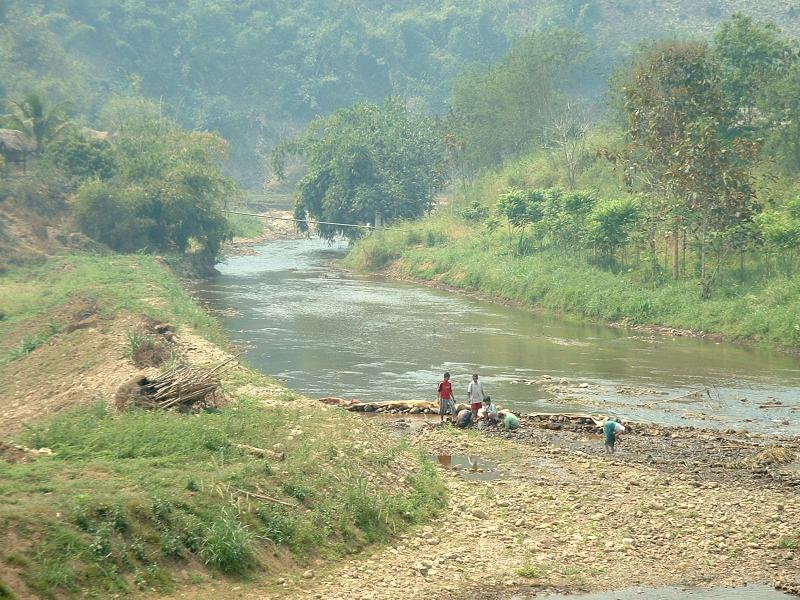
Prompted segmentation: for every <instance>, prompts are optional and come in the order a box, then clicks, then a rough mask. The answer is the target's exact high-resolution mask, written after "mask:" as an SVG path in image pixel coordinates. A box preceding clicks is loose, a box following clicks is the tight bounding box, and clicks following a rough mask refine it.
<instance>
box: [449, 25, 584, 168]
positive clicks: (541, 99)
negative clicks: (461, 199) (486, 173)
mask: <svg viewBox="0 0 800 600" xmlns="http://www.w3.org/2000/svg"><path fill="white" fill-rule="evenodd" d="M585 56H586V43H585V40H584V39H583V37H581V36H580V35H579V34H577V33H575V32H573V31H568V30H556V31H552V32H547V33H538V32H537V33H532V34H530V35H528V36H526V37H525V38H523V39H522V40H521V41H520V42H518V43H517V45H516V46H515V47H514V48H513V49H512V50H511V51H510V52H509V53H508V54H507V55H506V56H505V57H504V58H503V60H502V62H501V63H500V64H498V65H496V66H493V67H490V68H486V67H475V68H472V69H470V70H468V71H466V72H465V73H464V74H463V75H462V76H461V77H459V78H458V79H457V80H456V81H455V83H454V85H453V95H452V107H453V112H454V114H455V119H454V123H455V124H456V125H457V126H458V127H459V130H458V136H459V137H460V138H462V139H463V140H464V142H465V151H464V159H465V160H466V162H467V163H468V164H469V166H470V167H471V168H472V169H473V170H478V169H481V168H486V167H497V166H499V165H501V164H502V163H503V161H504V160H505V159H506V158H509V157H512V156H516V155H518V154H520V153H522V152H524V151H526V150H529V149H531V148H533V147H535V146H536V145H537V144H543V143H544V141H545V139H546V133H545V132H546V129H547V126H548V125H549V124H550V115H551V114H552V112H553V108H554V107H555V106H557V105H560V104H561V103H562V102H563V101H564V100H565V94H564V90H565V89H566V87H567V86H568V85H569V83H570V82H571V78H570V72H571V70H573V69H574V68H575V67H576V66H578V65H580V64H581V63H582V62H583V61H584V60H585Z"/></svg>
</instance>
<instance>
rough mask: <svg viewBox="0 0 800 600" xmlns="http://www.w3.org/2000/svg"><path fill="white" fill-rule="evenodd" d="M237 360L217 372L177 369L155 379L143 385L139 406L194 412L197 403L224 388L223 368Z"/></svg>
mask: <svg viewBox="0 0 800 600" xmlns="http://www.w3.org/2000/svg"><path fill="white" fill-rule="evenodd" d="M235 359H236V357H235V356H232V357H230V358H229V359H227V360H225V361H224V362H222V363H220V364H219V365H217V366H216V367H214V368H213V369H196V368H194V367H192V366H190V365H188V364H180V365H175V366H173V367H172V368H170V369H168V370H167V371H164V372H163V373H160V374H159V375H157V376H156V377H155V378H153V379H147V380H146V381H144V382H142V384H141V389H140V393H139V395H138V396H137V397H136V398H135V404H136V405H137V406H139V407H141V408H146V409H157V410H166V409H168V408H173V407H176V406H180V407H185V408H191V407H192V406H193V405H194V404H195V403H196V402H199V401H202V400H205V399H206V398H207V397H209V396H213V395H216V394H217V392H218V391H219V390H220V389H221V388H222V381H221V380H220V377H219V373H220V371H221V369H222V367H224V366H225V365H228V364H230V363H231V362H232V361H233V360H235Z"/></svg>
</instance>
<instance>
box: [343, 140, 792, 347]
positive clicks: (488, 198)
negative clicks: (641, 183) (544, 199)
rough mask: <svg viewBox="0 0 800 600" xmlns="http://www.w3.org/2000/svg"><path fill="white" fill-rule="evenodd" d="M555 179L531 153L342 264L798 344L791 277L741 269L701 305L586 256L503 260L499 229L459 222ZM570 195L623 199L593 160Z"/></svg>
mask: <svg viewBox="0 0 800 600" xmlns="http://www.w3.org/2000/svg"><path fill="white" fill-rule="evenodd" d="M563 184H564V181H563V179H562V178H560V176H559V175H558V173H557V170H556V169H554V168H553V166H552V164H551V163H550V161H549V160H548V159H547V157H546V156H545V155H543V154H541V153H540V154H538V155H532V156H529V157H525V158H523V159H520V160H518V161H517V162H515V163H513V164H511V165H509V166H508V167H507V168H505V169H504V170H503V171H501V172H500V173H495V174H490V175H487V176H485V177H483V178H481V179H479V180H477V181H476V182H474V183H473V184H472V185H471V186H470V187H469V188H468V190H467V191H466V193H461V194H458V195H457V199H456V200H455V201H454V203H453V204H452V205H451V206H448V207H445V208H443V209H442V210H440V211H438V212H437V213H435V214H433V215H432V216H430V217H428V218H425V219H422V220H421V221H417V222H410V223H403V224H401V225H399V226H398V227H400V228H402V229H404V231H402V232H397V231H384V232H382V233H381V234H379V235H373V236H371V237H369V238H366V239H364V240H361V241H360V242H358V243H357V244H356V245H355V246H354V248H353V249H352V251H351V253H350V254H349V256H348V257H347V258H346V261H345V262H346V265H347V266H348V267H349V268H352V269H354V270H360V271H382V270H387V269H388V270H390V271H391V272H392V273H393V274H394V275H397V276H400V277H406V278H414V279H418V280H425V281H433V282H437V283H441V284H444V285H448V286H452V287H455V288H461V289H464V290H469V291H474V292H479V293H481V294H484V295H486V296H487V297H494V298H499V299H504V300H510V301H514V302H520V303H522V304H524V305H526V306H530V307H542V308H545V309H549V310H552V311H556V312H560V313H564V314H567V315H573V316H576V317H580V318H584V319H591V320H596V321H606V322H625V323H629V324H632V325H658V326H665V327H674V328H678V329H690V330H695V331H704V332H706V333H719V334H723V335H724V336H725V337H726V338H729V339H747V340H751V341H758V342H764V343H767V344H770V345H775V346H782V347H797V346H798V345H800V316H798V315H800V276H798V275H796V274H791V273H786V272H781V270H780V269H779V268H778V269H774V270H773V272H772V273H770V274H767V273H766V272H764V270H763V264H762V265H761V266H755V265H750V266H747V265H746V270H745V278H744V283H741V282H740V280H739V276H738V275H739V274H738V271H735V270H731V271H727V272H726V273H723V275H722V276H721V277H720V278H719V281H718V283H717V284H716V287H715V288H714V292H713V295H712V297H711V298H710V299H708V300H702V299H701V290H700V286H699V285H698V283H697V281H696V280H693V279H688V278H687V279H682V280H678V281H673V280H671V279H669V277H668V276H666V275H665V276H663V277H661V278H659V279H657V280H656V281H652V280H651V281H649V282H647V283H645V278H644V277H643V274H642V272H641V271H640V270H638V269H637V268H635V267H633V268H626V269H623V270H621V272H612V271H611V270H608V269H606V268H601V267H599V266H596V265H594V264H592V263H591V262H590V261H589V260H587V256H586V255H587V253H586V252H584V253H583V254H579V253H577V252H569V251H553V250H549V251H548V250H544V251H539V252H536V253H533V254H531V255H527V256H516V255H514V254H513V253H511V252H509V241H508V236H507V233H506V228H505V226H504V225H502V226H501V227H499V228H498V229H497V230H496V231H494V232H491V231H488V230H487V228H486V227H485V225H484V224H483V223H482V222H480V221H478V222H468V221H467V220H465V219H464V218H463V217H462V216H461V212H462V210H463V209H464V208H465V207H466V206H469V205H471V203H472V202H475V201H477V202H478V203H480V204H481V205H483V206H485V207H487V209H489V210H493V209H494V205H495V203H496V202H497V198H498V195H499V194H500V193H501V191H502V190H503V189H505V188H507V187H508V186H512V185H513V186H519V187H528V188H547V187H554V186H563ZM578 187H579V188H580V189H594V190H597V193H598V194H600V195H601V196H603V197H612V198H613V197H617V196H618V195H622V194H624V192H623V191H621V190H620V189H619V185H618V183H617V180H616V179H615V176H614V174H613V173H610V172H609V168H608V167H607V166H605V165H603V164H602V163H600V162H598V161H593V162H592V164H590V165H588V166H587V167H586V170H585V171H584V173H583V174H582V176H581V178H580V180H579V181H578Z"/></svg>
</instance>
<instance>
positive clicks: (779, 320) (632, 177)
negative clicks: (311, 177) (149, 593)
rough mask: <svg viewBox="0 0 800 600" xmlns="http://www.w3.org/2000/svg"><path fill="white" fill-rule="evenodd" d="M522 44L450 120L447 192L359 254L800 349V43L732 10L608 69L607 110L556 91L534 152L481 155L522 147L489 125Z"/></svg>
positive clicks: (534, 300) (479, 286) (511, 293)
mask: <svg viewBox="0 0 800 600" xmlns="http://www.w3.org/2000/svg"><path fill="white" fill-rule="evenodd" d="M571 48H572V47H571V46H570V50H569V53H572V52H573V50H572V49H571ZM516 52H517V54H516V55H515V56H513V55H509V58H508V59H507V60H505V61H504V62H502V63H500V64H499V65H497V66H496V67H494V71H492V72H491V74H490V75H487V76H485V79H486V80H487V81H491V82H493V86H494V87H492V86H488V85H483V84H481V80H480V79H473V83H474V84H475V85H473V86H471V88H470V89H471V90H472V91H471V96H470V98H473V100H472V101H470V102H469V103H468V107H473V108H474V110H473V111H472V113H470V114H471V117H470V118H468V119H467V122H468V123H469V125H468V126H465V127H464V128H461V129H459V128H458V127H456V128H455V129H454V130H453V131H454V135H455V136H456V138H455V139H456V140H460V141H459V142H458V143H457V144H456V145H455V146H454V154H453V160H454V163H453V164H455V165H461V167H460V169H461V170H460V171H458V170H457V171H456V173H461V175H460V176H459V178H457V183H459V185H457V189H456V190H455V192H454V197H453V198H452V200H451V202H450V203H449V204H448V205H447V206H444V207H440V208H439V210H438V211H437V212H436V213H435V214H433V215H432V216H430V217H428V218H427V219H424V220H422V221H419V222H405V223H403V224H402V225H401V226H400V228H402V229H403V230H404V231H403V232H397V231H385V232H381V233H380V234H379V235H375V236H372V237H370V238H367V239H364V240H361V241H360V242H359V243H358V244H356V246H355V247H354V248H353V250H352V252H351V254H350V256H349V257H348V259H347V264H348V265H349V266H350V267H352V268H356V269H366V270H388V271H390V272H391V273H393V274H395V275H399V276H403V277H411V278H416V279H421V280H430V281H435V282H439V283H442V284H446V285H449V286H453V287H458V288H463V289H467V290H472V291H479V292H482V293H485V294H488V295H492V296H495V297H499V298H503V299H507V300H513V301H518V302H522V303H524V304H528V305H531V306H534V305H535V306H543V307H546V308H548V309H553V310H556V311H561V312H564V313H569V314H575V315H578V316H581V317H588V318H592V319H598V320H605V321H612V322H624V323H627V324H633V325H661V326H667V327H671V328H680V329H690V330H695V331H702V332H706V333H709V332H710V333H717V334H723V335H725V336H726V337H729V338H734V339H738V338H747V339H751V340H763V341H765V342H768V343H771V344H775V345H779V346H784V347H796V346H798V345H799V344H800V321H798V319H797V314H798V308H800V295H799V294H798V290H800V286H799V283H800V280H798V273H797V258H796V257H797V249H798V247H799V246H798V243H800V237H798V231H800V212H798V208H797V206H798V201H797V197H798V180H797V159H798V155H797V148H796V144H795V141H796V133H795V130H794V124H795V123H796V121H795V120H794V117H789V115H794V114H795V112H793V110H794V109H791V108H790V106H795V105H796V104H795V102H796V99H797V88H796V86H792V84H791V83H790V82H791V81H794V80H795V77H796V76H797V73H798V68H800V67H799V65H800V62H798V58H797V57H798V45H797V41H796V40H795V39H793V38H790V37H786V36H785V35H783V34H782V33H781V32H780V31H779V30H778V29H777V28H776V27H775V26H774V25H771V24H769V23H767V24H763V23H757V22H755V21H753V20H751V19H749V18H747V17H744V16H742V15H737V16H734V17H733V18H732V19H731V20H730V21H728V22H726V23H724V24H723V25H722V27H721V28H720V29H719V30H718V31H717V33H716V34H715V36H714V38H713V41H712V43H706V42H666V43H654V44H653V45H652V46H647V47H645V48H643V49H642V50H641V51H640V52H638V53H637V54H636V55H635V56H634V57H633V58H632V60H631V62H630V64H629V65H628V66H627V67H624V68H623V67H621V68H620V69H619V71H618V72H617V73H616V74H615V75H614V77H613V78H612V80H611V82H610V92H609V99H610V102H609V109H608V112H607V115H606V117H605V119H604V120H602V121H599V122H598V121H592V120H591V119H589V117H588V115H587V113H586V112H584V110H583V109H581V108H580V105H578V106H577V107H576V105H575V104H574V103H572V102H571V101H569V100H568V98H567V96H566V95H565V94H564V92H558V91H557V90H556V92H555V97H556V98H560V99H561V102H562V104H563V110H562V112H561V113H560V116H557V117H556V118H555V119H553V120H551V121H549V123H550V124H549V125H548V124H547V123H548V121H546V120H545V121H544V122H543V123H542V126H541V128H540V129H539V130H538V131H539V134H538V137H532V136H527V138H528V142H527V146H523V151H520V150H519V149H517V150H509V149H507V148H509V147H512V146H514V144H513V143H512V144H511V146H509V147H507V148H506V149H504V148H503V147H502V146H496V148H497V149H496V150H495V152H494V153H492V154H489V155H486V154H485V153H484V154H475V153H474V151H472V153H470V150H469V149H470V148H476V147H477V148H481V149H483V150H485V149H486V148H487V147H486V146H485V145H483V144H480V140H482V139H483V138H484V137H486V136H490V137H491V136H494V137H495V138H498V137H501V138H502V137H504V136H506V137H507V139H508V142H509V143H511V142H513V139H514V138H513V135H514V132H513V131H512V130H509V129H508V128H502V127H488V126H487V127H482V126H481V124H482V123H484V122H488V123H492V122H494V121H492V115H494V112H495V109H494V106H495V105H494V103H493V102H491V99H492V98H494V97H497V96H498V95H499V94H501V93H502V92H504V91H505V92H506V93H508V94H511V95H515V94H516V95H519V94H520V93H521V90H524V89H525V86H524V85H522V84H520V78H519V77H511V75H513V74H514V73H515V72H517V70H518V69H519V68H520V67H519V63H520V61H522V62H523V63H524V62H525V61H526V60H527V59H526V58H525V56H526V50H525V48H524V47H522V48H520V49H519V50H518V51H516ZM531 60H532V59H531ZM528 62H529V64H531V65H532V69H533V72H536V69H537V68H540V67H536V64H538V63H536V62H535V61H534V62H533V63H530V61H528ZM565 68H566V67H565ZM564 73H566V71H564ZM564 76H565V77H566V74H565V75H564ZM469 77H471V76H469ZM498 81H499V82H503V81H509V82H510V83H508V84H507V86H506V88H505V89H497V87H496V86H497V85H498V84H497V83H496V82H498ZM475 96H477V97H478V99H481V100H482V101H481V102H478V101H477V100H475V98H474V97H475ZM515 97H516V96H515ZM520 97H521V96H520ZM459 99H460V96H459V92H458V88H457V89H456V95H455V96H454V100H455V102H456V104H457V105H458V102H459ZM507 102H510V101H508V100H507ZM512 103H513V102H512ZM475 111H477V112H475ZM481 111H483V112H484V113H486V115H487V116H488V117H490V118H489V119H488V121H486V120H484V119H481V118H478V117H479V116H480V114H479V113H481ZM473 113H474V114H473ZM481 114H482V113H481ZM501 116H503V115H499V114H498V115H495V117H496V118H500V117H501ZM534 116H535V115H534ZM507 132H509V133H507ZM459 136H460V137H459ZM516 147H517V148H519V145H517V146H516ZM525 148H527V149H525ZM497 164H500V165H502V166H501V167H499V168H495V165H497ZM469 173H473V175H469Z"/></svg>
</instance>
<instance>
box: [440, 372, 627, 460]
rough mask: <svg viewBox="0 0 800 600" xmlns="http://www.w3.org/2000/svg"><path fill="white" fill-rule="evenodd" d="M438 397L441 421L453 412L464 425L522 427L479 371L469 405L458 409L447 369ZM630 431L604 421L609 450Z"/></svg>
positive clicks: (616, 422) (452, 416)
mask: <svg viewBox="0 0 800 600" xmlns="http://www.w3.org/2000/svg"><path fill="white" fill-rule="evenodd" d="M436 399H437V401H438V402H439V417H440V419H441V422H444V419H445V417H446V416H447V415H450V419H451V422H452V423H453V425H455V426H456V427H460V428H461V429H466V428H467V427H469V426H470V425H472V424H473V423H478V422H483V423H484V424H485V425H486V426H495V425H498V424H502V426H503V428H504V429H505V430H506V431H512V430H515V429H519V417H518V416H517V415H515V414H514V413H512V412H511V411H510V410H497V405H496V404H495V403H494V402H492V398H491V397H490V396H489V394H487V393H486V389H485V388H484V387H483V382H481V381H480V380H479V378H478V374H477V373H473V374H472V381H470V382H469V386H468V387H467V399H468V401H469V408H468V409H467V408H462V409H461V410H459V411H456V399H455V395H454V393H453V383H452V382H451V381H450V373H445V374H444V378H443V379H442V381H440V382H439V387H438V388H437V391H436ZM626 431H627V429H626V427H625V425H624V424H623V423H622V421H620V420H619V419H606V421H605V423H603V436H604V442H605V447H606V452H609V453H612V452H614V448H615V446H616V444H617V442H619V440H620V436H621V435H622V434H623V433H626Z"/></svg>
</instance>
